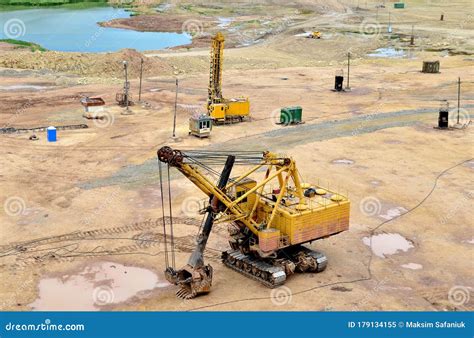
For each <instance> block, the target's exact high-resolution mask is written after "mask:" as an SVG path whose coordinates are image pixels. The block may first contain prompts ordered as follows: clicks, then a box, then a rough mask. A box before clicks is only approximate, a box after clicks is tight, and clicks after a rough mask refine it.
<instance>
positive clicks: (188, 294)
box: [176, 288, 196, 299]
mask: <svg viewBox="0 0 474 338" xmlns="http://www.w3.org/2000/svg"><path fill="white" fill-rule="evenodd" d="M176 297H178V298H179V299H193V298H194V297H196V293H195V292H192V291H190V290H188V289H187V288H181V289H179V290H178V291H176Z"/></svg>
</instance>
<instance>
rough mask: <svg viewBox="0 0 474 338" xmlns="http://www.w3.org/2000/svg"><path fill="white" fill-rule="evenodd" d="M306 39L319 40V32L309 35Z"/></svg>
mask: <svg viewBox="0 0 474 338" xmlns="http://www.w3.org/2000/svg"><path fill="white" fill-rule="evenodd" d="M308 38H310V39H321V32H318V31H313V32H311V33H309V35H308Z"/></svg>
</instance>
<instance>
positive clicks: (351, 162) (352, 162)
mask: <svg viewBox="0 0 474 338" xmlns="http://www.w3.org/2000/svg"><path fill="white" fill-rule="evenodd" d="M331 163H332V164H345V165H350V164H354V161H353V160H349V159H347V158H342V159H338V160H333V161H331Z"/></svg>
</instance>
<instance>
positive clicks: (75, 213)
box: [0, 1, 474, 311]
mask: <svg viewBox="0 0 474 338" xmlns="http://www.w3.org/2000/svg"><path fill="white" fill-rule="evenodd" d="M308 3H309V2H308ZM300 4H302V3H300ZM304 5H307V4H306V2H305V3H304ZM464 5H465V2H462V1H459V2H456V3H454V4H452V5H450V7H449V8H447V7H444V6H441V5H439V6H430V7H429V9H428V8H427V7H426V6H425V5H422V3H421V2H414V4H413V6H411V7H410V8H407V10H406V11H405V12H404V13H405V16H402V15H401V14H398V16H397V14H393V16H392V20H395V21H394V22H397V20H400V22H401V21H403V25H402V24H400V25H399V26H397V31H396V32H395V33H398V32H399V30H400V31H402V32H401V33H403V34H409V31H411V23H410V22H413V20H414V19H415V18H416V20H417V21H416V22H417V23H416V25H417V32H418V33H417V39H416V41H417V45H416V47H413V48H411V49H410V48H409V47H408V46H407V44H408V43H409V41H406V40H405V38H404V36H403V35H401V36H400V37H399V38H397V39H388V38H387V37H386V34H385V33H383V32H382V31H381V32H380V34H378V35H377V36H376V37H372V36H365V34H364V35H363V36H362V35H361V34H354V33H343V30H345V31H354V30H358V27H359V26H360V25H361V21H362V20H361V19H363V18H364V17H365V18H369V19H374V18H375V17H376V15H377V13H376V10H375V9H373V8H371V9H370V11H367V10H364V11H362V10H359V11H356V10H355V9H354V8H352V9H350V10H348V11H339V10H336V11H334V9H331V10H329V11H328V12H327V13H326V14H324V15H320V14H314V13H313V14H311V15H313V17H308V18H307V21H305V22H304V23H303V22H302V23H301V25H300V24H299V23H298V24H297V25H295V26H288V27H286V28H285V29H283V30H282V31H279V32H276V33H274V34H270V35H267V36H266V38H265V39H264V40H263V41H262V42H260V43H257V44H252V45H250V46H247V47H241V48H234V49H228V50H226V51H225V65H224V81H223V91H224V95H225V96H227V97H235V96H239V95H244V96H247V97H249V98H250V101H251V105H252V121H250V122H244V123H242V124H235V125H227V126H220V127H215V128H214V130H213V132H212V136H211V138H209V139H202V140H198V139H196V138H193V137H190V136H188V133H187V132H188V130H187V120H188V118H189V116H190V115H191V114H193V113H194V112H195V111H196V110H199V109H202V107H203V105H204V103H205V99H206V95H207V81H208V73H207V72H208V49H200V48H197V49H192V50H190V51H187V50H178V51H151V52H149V53H146V59H147V62H150V65H154V62H156V63H159V64H160V65H163V68H166V69H169V72H166V71H164V72H162V73H155V72H153V71H151V72H150V73H147V76H146V77H145V79H144V82H143V94H142V101H143V103H142V104H136V105H135V106H133V107H132V111H133V113H134V114H133V115H122V114H121V113H122V112H123V109H122V108H120V107H117V106H116V105H115V104H114V99H115V93H116V92H118V91H120V88H121V83H120V81H119V80H118V79H115V78H114V76H113V75H110V73H108V72H107V71H105V70H104V71H103V73H104V75H103V76H100V74H101V73H99V76H98V75H97V73H95V74H89V73H85V72H84V73H80V74H79V73H75V74H72V72H70V71H68V69H66V68H64V69H63V68H60V67H62V66H61V65H60V64H59V63H58V61H49V63H48V64H41V65H38V66H36V63H34V62H30V61H25V63H24V64H22V66H18V65H17V64H12V65H11V68H9V69H7V68H5V69H2V70H1V71H0V76H1V78H2V84H1V86H0V101H1V102H2V110H1V111H0V124H1V125H2V126H13V127H34V126H44V125H51V124H54V125H66V124H76V123H87V124H88V126H89V128H87V129H82V130H75V131H60V132H59V134H58V142H56V143H48V142H47V141H46V135H45V134H44V133H43V132H41V133H37V136H38V137H39V140H37V141H30V140H29V139H28V136H29V135H30V134H13V135H0V137H1V138H2V142H1V144H0V155H1V156H0V158H1V160H0V161H1V166H0V182H1V187H2V188H1V191H0V201H1V202H2V203H3V206H4V207H3V209H2V213H1V214H0V224H1V227H2V231H1V232H0V252H1V256H0V270H1V273H2V276H5V277H4V278H3V283H2V285H1V286H0V296H1V299H2V301H1V303H0V304H1V305H0V308H2V309H9V310H12V309H14V310H28V309H31V308H32V306H33V305H31V304H34V303H35V301H37V299H38V297H40V298H44V299H42V300H43V301H42V302H41V303H42V304H44V303H45V302H46V303H48V297H52V295H53V294H55V293H56V291H57V290H54V289H53V290H51V289H47V288H46V289H42V286H43V283H42V282H44V280H45V279H46V280H47V279H55V278H56V279H59V280H60V282H61V283H62V284H64V285H66V284H67V283H68V281H71V280H72V281H76V280H79V279H78V278H79V277H77V276H81V277H80V278H83V277H84V271H89V270H87V269H88V267H90V266H96V265H97V264H111V265H114V264H116V265H117V266H119V265H120V266H122V265H123V266H129V267H130V269H131V270H130V271H133V270H132V267H134V268H138V267H139V268H143V269H147V270H150V271H152V272H153V273H155V274H156V276H157V278H158V281H159V282H160V283H159V284H157V285H159V286H157V287H155V288H153V289H146V290H142V291H141V292H134V293H132V294H131V295H130V297H127V298H126V299H125V300H124V299H123V297H121V294H120V293H119V290H118V289H117V290H116V289H114V287H116V286H114V285H113V281H112V286H111V284H110V281H109V282H108V283H109V284H107V286H108V287H109V289H107V290H108V296H109V299H106V301H101V302H98V301H97V299H96V298H95V297H96V292H95V291H96V288H97V287H98V285H101V284H100V283H98V282H97V281H96V280H95V279H94V278H96V277H97V276H95V277H94V276H92V277H91V276H89V277H87V278H89V279H88V280H87V283H92V284H94V283H95V284H94V287H95V288H94V289H93V290H94V291H91V290H92V289H88V288H86V287H84V288H82V289H81V287H80V286H79V289H72V290H76V291H77V292H74V291H73V292H69V293H70V294H74V293H75V294H78V295H80V297H82V298H81V299H82V300H84V299H86V303H87V304H89V303H91V302H92V303H94V302H95V303H94V304H95V305H96V307H97V309H114V310H115V309H116V310H200V309H204V310H274V309H275V310H327V311H331V310H349V311H350V310H446V309H447V310H453V309H457V310H472V309H473V301H472V299H471V297H470V296H471V294H472V288H473V287H474V285H473V284H472V259H471V258H472V244H473V238H474V237H473V224H472V212H471V210H472V196H473V193H474V186H473V185H472V170H473V168H474V160H473V157H474V156H473V149H474V148H473V144H472V142H473V131H472V130H473V129H472V125H471V126H469V127H467V128H464V129H459V130H447V131H440V130H437V129H434V128H433V126H435V125H436V124H437V117H438V107H439V101H440V100H443V99H447V100H449V102H450V103H451V107H455V104H456V93H457V92H456V90H457V89H456V81H457V78H458V77H459V76H461V77H462V79H463V85H462V93H463V95H462V101H461V106H462V110H461V114H460V117H461V122H462V123H468V122H469V120H470V119H471V117H472V114H473V107H474V97H473V96H472V93H473V92H474V86H473V83H472V81H470V80H468V79H469V78H470V77H471V78H472V72H473V71H472V69H473V68H472V63H473V58H472V56H471V55H456V54H459V53H460V52H461V51H464V52H466V51H467V53H469V50H471V48H472V46H471V45H470V43H472V42H470V41H469V37H470V36H471V34H472V33H471V32H469V25H471V24H472V23H470V22H469V23H466V24H464V25H463V26H460V25H459V22H461V21H462V20H463V18H464V14H462V12H461V11H460V10H459V8H461V7H462V6H464ZM420 9H423V12H420V11H419V10H420ZM441 10H442V11H443V12H444V13H445V16H446V21H445V23H444V24H445V25H446V27H440V25H439V21H437V17H438V14H439V12H440V11H441ZM392 12H393V11H392ZM381 13H382V11H380V12H379V14H378V15H379V16H381V15H382V14H381ZM384 13H385V12H384ZM277 14H278V15H280V14H281V13H277ZM268 15H271V13H269V14H268ZM311 15H310V16H311ZM278 17H279V16H278ZM331 22H336V24H335V26H334V27H336V26H337V29H336V28H334V27H331V25H330V23H331ZM382 26H383V25H382ZM311 27H325V29H327V30H326V31H325V30H324V29H323V30H322V31H323V39H322V40H309V39H306V38H304V37H300V36H295V35H296V34H301V33H302V32H304V31H305V30H309V29H311ZM383 27H385V26H383ZM383 27H382V28H383ZM398 27H400V28H398ZM333 28H334V31H332V29H333ZM382 28H381V29H382ZM383 29H385V28H383ZM446 37H450V38H449V39H446ZM440 41H441V42H440ZM440 43H442V44H447V45H439V46H438V44H440ZM429 46H431V47H429ZM433 46H434V47H433ZM436 46H438V47H439V48H441V51H432V50H431V51H430V50H427V49H429V48H438V47H436ZM378 47H397V48H403V50H404V51H405V54H406V56H405V57H401V58H376V57H368V56H367V52H368V51H371V50H373V49H375V48H378ZM348 50H350V51H351V52H352V53H353V60H352V63H351V64H352V68H351V80H350V83H351V88H352V90H351V91H349V92H345V93H336V92H333V91H331V89H332V87H333V84H334V73H335V71H336V70H338V69H340V68H342V67H344V68H345V64H344V60H345V57H346V53H347V51H348ZM464 52H463V53H464ZM49 53H53V52H49ZM63 54H64V55H63ZM31 55H34V56H31V60H32V59H33V58H35V57H36V55H37V54H33V53H31ZM46 55H48V54H46ZM60 55H61V57H66V58H74V59H77V60H78V61H77V62H78V63H80V64H84V65H86V64H87V61H83V60H84V59H85V60H87V58H83V56H82V55H81V56H75V55H74V53H70V54H68V53H62V54H60ZM11 57H12V54H10V52H9V51H2V52H1V54H0V63H1V62H4V60H5V59H7V58H11ZM28 57H30V55H29V54H26V53H25V54H24V55H22V57H21V58H22V59H26V58H28ZM45 58H46V59H47V58H48V56H46V57H45ZM118 59H119V57H118V56H117V55H114V54H111V55H101V56H100V57H98V58H97V59H96V62H97V60H103V62H104V64H106V61H107V60H118ZM134 59H135V58H134ZM427 59H430V60H431V59H439V60H440V62H441V73H440V74H423V73H421V72H420V69H421V64H422V61H423V60H427ZM82 62H84V63H82ZM101 62H102V61H101ZM2 65H3V66H5V63H2ZM9 67H10V66H9ZM55 67H58V68H57V69H56V68H55ZM168 67H169V68H168ZM18 68H21V69H18ZM24 68H29V69H24ZM175 72H176V73H175ZM173 74H178V77H179V79H180V82H179V83H180V87H179V88H180V92H179V97H178V103H179V105H178V114H177V136H178V137H179V138H178V139H177V140H173V139H171V130H172V120H173V109H174V95H175V93H174V90H175V76H173ZM131 86H132V87H131V88H132V93H133V94H134V96H135V97H137V95H138V93H137V88H138V80H136V79H133V80H132V84H131ZM86 95H94V96H101V97H102V98H104V100H105V101H106V111H105V114H106V116H107V119H106V120H102V121H95V122H94V121H90V120H85V119H83V118H82V112H83V109H82V107H81V106H80V105H79V102H78V100H79V98H80V97H82V96H86ZM289 105H301V106H302V107H303V118H304V120H305V122H306V123H305V124H303V125H299V126H288V127H282V126H279V125H276V124H275V123H274V117H275V112H278V110H279V108H281V107H282V106H289ZM454 112H455V110H454V111H452V114H451V115H452V116H454ZM451 122H452V123H454V122H455V121H454V120H451ZM165 144H169V145H171V146H173V147H176V148H182V149H190V148H196V147H200V148H207V149H227V150H231V149H252V150H266V149H269V150H272V151H275V152H280V153H285V154H288V155H290V156H292V157H294V158H295V160H296V161H297V164H298V167H299V170H300V172H301V174H302V175H303V177H304V179H305V181H308V182H317V181H318V180H319V181H321V182H328V184H329V185H330V186H331V187H335V188H337V189H339V190H341V191H343V192H346V191H347V192H348V194H349V197H350V199H351V202H352V208H351V227H350V230H349V231H347V232H345V233H342V234H340V235H337V236H334V237H331V238H328V239H324V240H320V241H317V242H315V243H312V244H311V247H312V248H314V249H317V250H321V251H323V252H324V253H325V254H326V255H327V256H328V258H329V265H328V268H327V270H326V271H324V272H323V273H320V274H301V275H294V276H292V277H291V278H290V279H289V280H288V281H287V283H286V284H285V287H286V288H280V289H275V290H276V291H275V290H274V291H272V290H269V289H267V288H265V287H263V286H261V285H258V284H256V283H255V282H253V281H251V280H249V279H246V278H245V277H243V276H241V275H239V274H237V273H235V272H233V271H230V270H229V269H227V268H225V267H224V266H223V265H222V264H221V263H220V261H219V259H218V257H219V251H221V250H225V249H226V248H227V237H226V235H227V233H226V227H225V225H219V226H217V227H216V229H215V230H214V232H213V233H212V235H211V239H210V242H209V248H208V250H207V252H206V255H207V256H206V259H207V261H208V262H209V263H210V264H212V266H213V267H214V285H213V290H212V292H211V293H210V294H209V295H207V296H204V297H199V298H197V299H194V300H191V301H181V300H178V299H176V298H175V296H174V291H175V287H174V286H170V285H167V284H166V283H165V282H164V275H163V270H164V268H165V263H164V255H163V250H164V242H163V231H162V219H161V217H162V210H161V202H160V197H161V196H160V188H159V178H158V168H157V165H156V158H155V157H156V150H157V149H158V148H159V147H161V146H162V145H165ZM171 187H172V191H173V203H172V204H173V215H174V216H175V235H176V261H177V265H178V266H179V265H181V264H184V263H185V262H186V259H187V257H188V255H189V252H190V250H191V249H192V247H193V238H194V236H195V234H196V233H197V231H198V227H199V224H200V220H201V218H200V216H199V215H197V214H196V213H193V212H190V211H189V210H188V209H189V208H188V203H190V199H191V201H193V200H195V199H200V198H203V197H204V196H203V194H201V193H200V192H199V191H198V190H197V189H196V188H195V187H194V186H193V185H192V184H191V183H190V182H189V181H188V180H187V179H185V178H183V177H182V176H180V175H179V174H177V173H173V174H172V180H171ZM374 208H375V209H374ZM380 234H398V235H400V236H402V237H403V238H404V239H405V240H406V247H407V248H408V249H407V251H403V250H399V251H397V252H395V253H393V254H386V255H385V257H381V256H380V255H377V254H376V253H374V250H375V249H374V247H372V248H371V247H369V246H367V245H366V244H364V238H365V241H367V238H368V237H370V236H371V235H380ZM396 244H397V243H395V245H396ZM390 245H394V243H390V242H389V243H386V246H390ZM104 262H105V263H104ZM131 273H132V272H131ZM89 275H90V274H89ZM75 276H76V277H75ZM139 276H140V275H136V276H132V277H135V278H139ZM84 278H86V277H84ZM81 280H82V279H81ZM84 283H86V282H84ZM101 283H102V282H101ZM110 288H111V289H110ZM85 290H88V291H85ZM107 290H106V291H107ZM111 290H112V291H111ZM114 290H115V291H114ZM128 291H130V290H128ZM281 295H283V296H281ZM454 296H456V297H454ZM460 296H461V298H459V297H460ZM70 297H71V298H70V299H68V301H69V302H76V301H77V298H78V296H74V295H71V296H70ZM92 303H91V304H92ZM77 304H79V302H77ZM81 304H82V302H81ZM78 307H79V305H78ZM78 309H79V308H78Z"/></svg>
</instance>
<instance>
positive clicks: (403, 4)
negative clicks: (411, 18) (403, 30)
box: [393, 2, 405, 8]
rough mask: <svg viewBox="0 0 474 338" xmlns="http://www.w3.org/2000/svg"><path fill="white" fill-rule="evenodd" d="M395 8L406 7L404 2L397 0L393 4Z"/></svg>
mask: <svg viewBox="0 0 474 338" xmlns="http://www.w3.org/2000/svg"><path fill="white" fill-rule="evenodd" d="M393 8H405V3H404V2H396V3H394V4H393Z"/></svg>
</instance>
